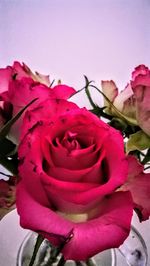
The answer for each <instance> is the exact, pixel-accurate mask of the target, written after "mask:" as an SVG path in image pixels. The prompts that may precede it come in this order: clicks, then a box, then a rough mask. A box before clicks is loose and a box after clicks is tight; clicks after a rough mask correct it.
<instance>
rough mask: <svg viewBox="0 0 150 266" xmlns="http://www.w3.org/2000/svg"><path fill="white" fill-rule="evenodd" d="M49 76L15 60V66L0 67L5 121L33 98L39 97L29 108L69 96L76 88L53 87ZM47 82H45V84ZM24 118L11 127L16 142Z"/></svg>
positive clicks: (1, 98)
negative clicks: (52, 99) (34, 72)
mask: <svg viewBox="0 0 150 266" xmlns="http://www.w3.org/2000/svg"><path fill="white" fill-rule="evenodd" d="M48 80H49V79H48V76H43V75H41V74H37V72H36V75H34V74H33V73H32V72H31V70H30V69H29V68H28V67H27V66H26V65H25V64H23V66H21V65H20V63H18V62H15V63H14V65H13V67H7V68H6V69H0V91H1V92H2V93H0V101H2V103H3V106H2V107H1V110H2V112H3V117H2V118H3V120H5V122H6V121H7V120H9V119H10V118H11V117H12V116H15V115H16V114H17V113H18V112H19V111H20V110H21V109H22V108H23V107H24V106H26V105H27V104H28V103H29V102H31V100H33V99H35V98H38V100H37V101H36V102H34V104H32V105H31V106H30V107H29V108H28V109H32V108H35V107H36V106H37V105H38V103H39V102H41V101H43V100H45V99H47V98H53V97H54V98H60V99H67V98H69V97H70V96H71V95H72V94H73V93H74V92H75V90H74V89H73V88H71V87H69V86H66V85H57V86H54V87H53V88H50V87H48V86H46V85H45V84H46V83H47V85H48V84H49V82H48ZM39 81H41V83H40V82H39ZM44 83H45V84H44ZM21 124H22V119H19V120H18V121H17V122H16V123H15V124H14V126H13V127H12V128H11V131H10V136H11V138H12V140H13V141H14V142H16V143H17V142H18V139H19V135H20V127H21Z"/></svg>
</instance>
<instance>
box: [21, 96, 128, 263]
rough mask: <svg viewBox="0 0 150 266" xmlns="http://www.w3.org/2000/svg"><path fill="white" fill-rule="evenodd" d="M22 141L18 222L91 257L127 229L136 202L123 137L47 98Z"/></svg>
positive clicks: (73, 253) (68, 254)
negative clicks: (123, 188) (127, 184)
mask: <svg viewBox="0 0 150 266" xmlns="http://www.w3.org/2000/svg"><path fill="white" fill-rule="evenodd" d="M22 134H23V139H22V142H21V144H20V146H19V159H20V165H19V176H20V181H19V183H18V185H17V209H18V213H19V215H20V222H21V226H22V227H24V228H28V229H31V230H33V231H36V232H38V233H40V234H41V235H43V236H44V237H46V238H47V239H48V240H49V241H50V242H51V243H52V244H54V245H56V246H58V245H60V244H62V243H63V241H65V239H66V238H67V236H69V234H71V236H72V237H71V239H70V241H68V242H67V243H66V244H65V246H64V248H63V250H62V253H63V254H64V256H65V259H73V260H86V259H87V258H89V257H91V256H93V255H95V254H97V253H99V252H101V251H103V250H105V249H108V248H112V247H118V246H119V245H120V244H122V243H123V241H124V240H125V239H126V237H127V236H128V234H129V230H130V224H131V217H132V211H133V202H132V198H131V194H130V192H128V191H118V190H117V189H118V187H120V186H121V185H122V184H124V183H125V181H126V179H127V173H128V162H127V160H126V158H125V155H124V145H123V138H122V136H121V134H120V133H119V132H118V131H116V130H115V129H113V128H111V127H110V126H109V125H107V124H105V123H104V122H103V121H101V120H99V118H97V117H96V116H95V115H93V114H92V113H90V112H89V111H87V110H86V109H85V108H83V109H80V108H79V107H77V106H76V105H75V104H74V103H71V102H67V101H66V100H63V99H60V100H58V99H48V100H46V101H44V102H42V103H40V104H39V105H38V107H37V108H35V109H33V110H30V111H27V112H26V114H25V118H24V122H23V128H22Z"/></svg>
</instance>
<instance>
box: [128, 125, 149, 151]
mask: <svg viewBox="0 0 150 266" xmlns="http://www.w3.org/2000/svg"><path fill="white" fill-rule="evenodd" d="M148 148H150V137H149V136H148V135H146V134H145V133H144V132H143V131H142V130H139V131H138V132H136V133H134V134H132V135H130V137H129V140H128V141H127V143H126V151H127V153H129V152H130V151H134V150H139V151H141V150H145V149H148Z"/></svg>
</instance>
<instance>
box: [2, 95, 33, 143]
mask: <svg viewBox="0 0 150 266" xmlns="http://www.w3.org/2000/svg"><path fill="white" fill-rule="evenodd" d="M37 99H38V98H36V99H34V100H32V101H31V102H30V103H28V104H27V105H26V106H25V107H23V108H22V109H21V111H19V112H18V113H17V114H16V115H15V116H14V117H13V118H12V119H11V120H9V121H8V122H7V123H6V124H5V125H4V126H3V127H2V128H1V130H0V139H4V138H5V137H6V136H7V134H8V132H9V130H10V128H11V127H12V125H13V124H14V123H15V122H16V121H17V120H18V119H19V118H20V116H21V115H22V114H23V112H24V111H25V110H26V109H27V108H28V107H29V106H30V105H31V104H32V103H34V102H35V101H36V100H37Z"/></svg>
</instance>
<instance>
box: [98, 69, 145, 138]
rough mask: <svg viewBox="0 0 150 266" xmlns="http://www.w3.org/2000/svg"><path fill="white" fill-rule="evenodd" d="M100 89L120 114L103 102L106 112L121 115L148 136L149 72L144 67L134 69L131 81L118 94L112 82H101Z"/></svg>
mask: <svg viewBox="0 0 150 266" xmlns="http://www.w3.org/2000/svg"><path fill="white" fill-rule="evenodd" d="M102 89H103V92H104V94H105V95H106V96H107V97H108V99H109V100H110V101H111V102H112V103H113V105H114V106H115V107H116V108H117V110H118V111H119V112H120V113H121V114H119V113H117V112H116V110H114V109H113V108H112V107H111V106H110V104H108V102H107V101H106V100H105V106H107V109H106V112H108V113H109V114H113V115H115V116H119V117H121V116H120V115H123V116H122V117H124V118H125V119H126V120H127V121H128V122H129V123H130V124H133V125H139V126H140V127H141V129H143V131H144V132H145V133H146V134H148V135H150V121H149V120H150V104H149V98H150V70H149V69H148V68H147V67H146V66H144V65H139V66H138V67H136V68H135V70H134V71H133V73H132V81H131V82H130V83H129V84H127V86H126V87H125V89H124V90H123V91H121V92H120V93H119V92H118V89H117V87H116V85H115V83H114V82H113V81H112V80H111V81H102ZM148 121H149V122H148Z"/></svg>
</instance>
